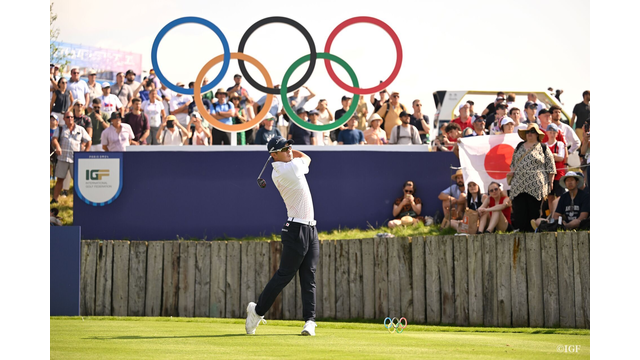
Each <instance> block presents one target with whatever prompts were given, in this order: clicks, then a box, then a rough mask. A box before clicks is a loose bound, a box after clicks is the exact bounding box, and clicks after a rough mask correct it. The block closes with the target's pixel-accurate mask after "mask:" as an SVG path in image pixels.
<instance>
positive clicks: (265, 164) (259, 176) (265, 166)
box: [258, 155, 271, 179]
mask: <svg viewBox="0 0 640 360" xmlns="http://www.w3.org/2000/svg"><path fill="white" fill-rule="evenodd" d="M269 160H271V155H269V158H268V159H267V162H266V163H264V166H263V167H262V171H260V175H258V179H259V178H261V177H262V173H263V172H264V169H266V168H267V164H268V163H269Z"/></svg>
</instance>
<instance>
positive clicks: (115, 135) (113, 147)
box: [100, 99, 140, 151]
mask: <svg viewBox="0 0 640 360" xmlns="http://www.w3.org/2000/svg"><path fill="white" fill-rule="evenodd" d="M138 100H140V99H138ZM134 138H135V135H134V133H133V130H132V129H131V125H129V124H125V123H123V122H122V116H121V115H120V113H117V112H114V113H113V114H111V126H109V127H108V128H106V129H104V131H103V132H102V135H101V136H100V144H101V145H102V150H104V151H127V146H129V145H131V142H132V141H133V139H134Z"/></svg>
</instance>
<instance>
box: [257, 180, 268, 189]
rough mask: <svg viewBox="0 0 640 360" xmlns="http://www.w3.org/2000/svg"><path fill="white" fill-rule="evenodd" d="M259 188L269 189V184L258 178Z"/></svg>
mask: <svg viewBox="0 0 640 360" xmlns="http://www.w3.org/2000/svg"><path fill="white" fill-rule="evenodd" d="M258 186H260V187H261V188H263V189H264V188H265V187H267V182H266V181H264V179H261V178H258Z"/></svg>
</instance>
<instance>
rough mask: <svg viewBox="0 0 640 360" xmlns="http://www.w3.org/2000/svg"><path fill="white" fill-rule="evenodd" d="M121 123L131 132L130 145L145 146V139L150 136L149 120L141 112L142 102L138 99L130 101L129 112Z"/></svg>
mask: <svg viewBox="0 0 640 360" xmlns="http://www.w3.org/2000/svg"><path fill="white" fill-rule="evenodd" d="M122 123H123V124H125V125H129V126H130V127H131V130H132V131H133V135H134V138H133V141H132V145H146V144H147V137H148V136H149V134H151V128H150V125H149V119H148V118H147V116H146V115H145V114H144V113H143V112H142V101H141V100H140V99H139V98H133V99H132V100H131V111H130V112H128V113H127V114H125V116H124V118H123V119H122Z"/></svg>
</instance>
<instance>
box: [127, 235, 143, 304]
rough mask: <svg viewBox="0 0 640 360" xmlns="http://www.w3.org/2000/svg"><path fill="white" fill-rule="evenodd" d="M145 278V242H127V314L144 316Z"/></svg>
mask: <svg viewBox="0 0 640 360" xmlns="http://www.w3.org/2000/svg"><path fill="white" fill-rule="evenodd" d="M146 280H147V242H146V241H132V242H131V243H130V244H129V300H128V310H127V315H129V316H144V302H145V293H146V291H145V290H146V289H145V286H146Z"/></svg>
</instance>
